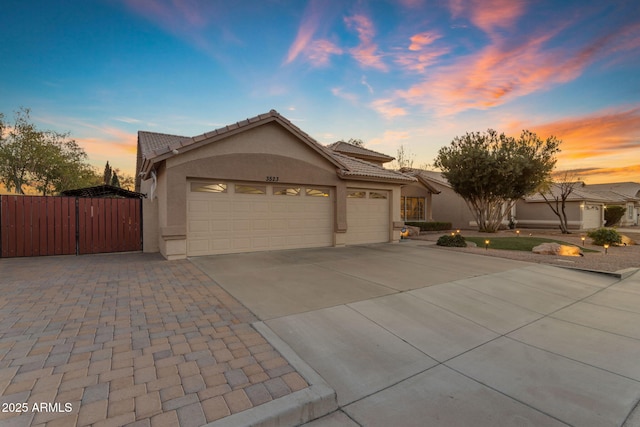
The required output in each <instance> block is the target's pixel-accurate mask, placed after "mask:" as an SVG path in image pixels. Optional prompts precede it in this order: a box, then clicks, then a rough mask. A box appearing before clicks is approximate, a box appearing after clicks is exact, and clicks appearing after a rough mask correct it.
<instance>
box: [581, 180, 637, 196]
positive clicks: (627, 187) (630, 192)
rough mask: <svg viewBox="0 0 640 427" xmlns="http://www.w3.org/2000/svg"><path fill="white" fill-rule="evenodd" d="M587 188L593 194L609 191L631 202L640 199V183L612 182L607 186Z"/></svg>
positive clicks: (589, 186) (596, 185)
mask: <svg viewBox="0 0 640 427" xmlns="http://www.w3.org/2000/svg"><path fill="white" fill-rule="evenodd" d="M587 188H588V189H589V190H590V191H593V192H598V193H599V192H602V191H609V192H613V193H616V194H618V195H619V196H621V197H624V198H626V199H629V200H639V199H640V183H638V182H612V183H607V184H588V185H587Z"/></svg>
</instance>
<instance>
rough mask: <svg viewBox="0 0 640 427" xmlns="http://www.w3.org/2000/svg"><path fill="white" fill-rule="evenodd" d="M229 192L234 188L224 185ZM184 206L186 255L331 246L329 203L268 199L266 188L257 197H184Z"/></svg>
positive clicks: (300, 198)
mask: <svg viewBox="0 0 640 427" xmlns="http://www.w3.org/2000/svg"><path fill="white" fill-rule="evenodd" d="M262 185H263V184H262ZM229 188H234V185H233V184H231V183H230V184H229ZM302 193H303V194H304V191H302ZM194 202H198V203H197V204H196V203H194ZM203 203H205V204H203ZM188 204H189V205H190V207H189V208H188V221H187V224H188V230H187V241H188V245H187V248H188V249H187V253H188V255H206V254H217V253H232V252H249V251H262V250H275V249H294V248H302V247H319V246H331V245H332V244H333V202H332V199H331V198H330V197H326V198H325V197H308V196H301V195H295V196H292V195H274V194H272V191H271V189H270V188H268V187H267V192H266V194H260V195H255V194H244V193H238V194H235V193H233V192H230V193H196V192H189V193H188ZM191 205H192V206H193V209H192V208H191ZM205 205H206V206H207V209H204V206H205ZM205 223H207V224H208V226H207V227H205ZM192 241H193V242H194V244H191V242H192ZM202 241H207V242H208V246H207V247H205V245H204V244H203V243H202ZM195 242H197V243H195Z"/></svg>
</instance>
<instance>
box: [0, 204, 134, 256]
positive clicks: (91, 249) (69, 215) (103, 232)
mask: <svg viewBox="0 0 640 427" xmlns="http://www.w3.org/2000/svg"><path fill="white" fill-rule="evenodd" d="M141 209H142V202H141V200H140V199H121V198H118V199H115V198H103V199H98V198H95V199H94V198H80V197H57V196H18V195H3V196H0V256H2V257H3V258H10V257H31V256H44V255H83V254H95V253H104V252H128V251H140V250H142V211H141Z"/></svg>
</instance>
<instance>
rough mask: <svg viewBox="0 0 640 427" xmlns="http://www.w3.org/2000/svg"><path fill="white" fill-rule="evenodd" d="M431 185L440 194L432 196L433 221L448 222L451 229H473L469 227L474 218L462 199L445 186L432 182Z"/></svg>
mask: <svg viewBox="0 0 640 427" xmlns="http://www.w3.org/2000/svg"><path fill="white" fill-rule="evenodd" d="M431 184H432V185H433V186H434V187H435V188H436V189H437V190H439V191H440V194H435V195H434V196H433V209H432V211H433V220H434V221H439V222H450V223H451V226H452V227H453V228H460V229H463V230H464V229H467V230H468V229H473V228H475V227H473V226H472V225H470V223H471V222H472V221H475V218H474V217H473V215H472V214H471V211H469V207H468V206H467V203H466V202H465V201H464V199H463V198H462V197H460V196H459V195H458V194H456V193H455V192H454V191H453V190H452V189H451V188H449V187H447V186H445V185H441V184H437V183H433V182H431Z"/></svg>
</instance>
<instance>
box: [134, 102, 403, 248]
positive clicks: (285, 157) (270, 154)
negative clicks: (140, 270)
mask: <svg viewBox="0 0 640 427" xmlns="http://www.w3.org/2000/svg"><path fill="white" fill-rule="evenodd" d="M136 176H137V178H136V191H140V192H142V193H145V194H146V195H147V198H146V199H145V200H144V202H143V208H144V209H143V215H144V251H145V252H158V251H159V252H160V253H162V255H163V256H164V257H166V258H167V259H179V258H185V257H187V256H198V255H210V254H224V253H234V252H252V251H264V250H276V249H294V248H308V247H322V246H342V245H351V244H362V243H375V242H396V241H398V240H399V239H400V229H401V228H402V225H403V223H402V221H401V212H400V200H401V187H402V186H403V185H406V184H410V183H413V182H415V181H416V178H414V177H411V176H409V175H406V174H403V173H400V172H395V171H391V170H386V169H384V168H382V167H381V166H379V165H377V164H374V163H371V162H369V161H364V160H361V159H357V158H353V157H349V156H346V155H344V154H341V153H340V152H338V151H334V150H331V149H328V148H326V147H324V146H322V145H320V144H319V143H318V142H316V141H315V140H314V139H313V138H311V137H310V136H309V135H307V134H306V133H305V132H303V131H302V130H301V129H299V128H298V127H297V126H295V125H294V124H293V123H291V122H290V121H289V120H287V119H286V118H285V117H283V116H281V115H280V114H279V113H278V112H276V111H274V110H271V111H270V112H268V113H266V114H261V115H259V116H255V117H252V118H250V119H247V120H244V121H241V122H238V123H235V124H232V125H229V126H226V127H223V128H220V129H217V130H214V131H211V132H207V133H205V134H202V135H198V136H194V137H185V136H177V135H166V134H160V133H153V132H143V131H140V132H138V162H137V172H136Z"/></svg>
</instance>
